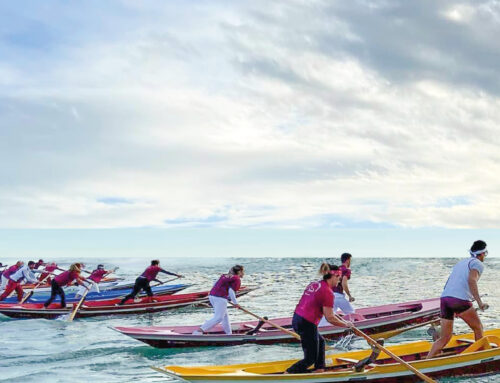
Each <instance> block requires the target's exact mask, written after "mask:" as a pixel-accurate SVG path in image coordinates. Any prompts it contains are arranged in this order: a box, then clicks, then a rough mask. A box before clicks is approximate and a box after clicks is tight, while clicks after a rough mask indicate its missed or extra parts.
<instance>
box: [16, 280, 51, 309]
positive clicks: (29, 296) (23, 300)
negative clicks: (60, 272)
mask: <svg viewBox="0 0 500 383" xmlns="http://www.w3.org/2000/svg"><path fill="white" fill-rule="evenodd" d="M51 275H52V273H49V275H47V276H46V277H45V278H43V279H42V280H41V281H40V282H38V283H37V284H36V285H35V287H33V289H32V290H31V291H30V292H28V293H27V294H26V295H25V296H24V297H23V299H21V301H20V302H19V303H20V304H23V303H24V302H26V301H27V300H28V299H30V298H31V296H32V295H33V294H34V293H35V290H36V289H37V288H38V286H40V285H41V284H43V282H45V281H46V280H47V278H48V277H50V276H51Z"/></svg>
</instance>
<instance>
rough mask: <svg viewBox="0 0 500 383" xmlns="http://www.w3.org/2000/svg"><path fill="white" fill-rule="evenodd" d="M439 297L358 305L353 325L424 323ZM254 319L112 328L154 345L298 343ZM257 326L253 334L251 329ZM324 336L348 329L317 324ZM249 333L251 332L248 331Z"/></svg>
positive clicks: (378, 327) (374, 329)
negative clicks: (208, 326)
mask: <svg viewBox="0 0 500 383" xmlns="http://www.w3.org/2000/svg"><path fill="white" fill-rule="evenodd" d="M439 306H440V299H439V298H432V299H426V300H420V301H412V302H405V303H397V304H389V305H383V306H375V307H367V308H360V309H358V310H357V311H356V314H357V318H356V319H355V320H354V322H355V324H356V327H357V328H359V329H360V330H363V331H364V332H365V333H367V334H375V333H381V332H384V331H389V330H395V329H399V328H402V327H406V326H408V325H411V324H418V323H424V322H427V321H430V320H433V319H436V318H437V317H438V315H439ZM270 321H271V322H273V323H275V324H277V325H279V326H281V327H284V328H285V329H291V328H292V325H291V324H292V318H277V319H270ZM258 325H259V322H257V321H249V322H239V323H232V324H231V328H232V329H233V334H231V335H226V334H225V333H224V331H223V330H222V327H221V326H220V325H218V326H216V327H214V328H213V329H212V330H210V331H209V332H208V334H203V335H193V334H192V333H193V331H194V330H196V329H198V327H199V326H147V327H115V328H114V329H115V330H117V331H119V332H121V333H123V334H125V335H128V336H130V337H132V338H134V339H137V340H140V341H141V342H144V343H147V344H149V345H151V346H153V347H159V348H168V347H200V346H233V345H238V344H244V343H257V344H275V343H288V342H298V341H297V339H295V338H294V337H293V336H291V335H290V334H288V333H286V332H284V331H281V330H278V329H276V328H275V327H273V326H271V325H269V324H265V325H263V326H262V327H260V328H259V327H256V326H258ZM256 328H259V330H258V331H256V332H255V333H254V334H251V332H252V329H256ZM319 329H320V332H321V334H322V335H323V337H325V338H326V339H336V338H341V337H343V336H345V335H347V334H348V332H349V330H347V329H345V328H343V327H337V326H332V325H329V326H325V327H320V328H319ZM249 332H250V334H249Z"/></svg>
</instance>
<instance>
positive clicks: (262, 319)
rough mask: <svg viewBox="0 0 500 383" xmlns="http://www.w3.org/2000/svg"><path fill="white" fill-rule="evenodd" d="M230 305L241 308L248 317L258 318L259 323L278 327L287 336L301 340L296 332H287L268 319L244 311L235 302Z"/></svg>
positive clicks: (242, 309) (241, 308)
mask: <svg viewBox="0 0 500 383" xmlns="http://www.w3.org/2000/svg"><path fill="white" fill-rule="evenodd" d="M228 302H229V303H230V304H232V305H233V306H234V307H236V308H239V309H240V310H241V311H243V312H244V313H247V314H248V315H251V316H253V317H254V318H257V319H258V320H259V321H261V322H264V323H267V324H270V325H271V326H273V327H276V328H277V329H279V330H281V331H283V332H286V333H287V334H290V335H291V336H293V337H294V338H296V339H298V340H300V335H299V334H297V333H296V332H294V331H290V330H287V329H286V328H284V327H281V326H280V325H278V324H276V323H273V322H271V321H270V320H268V319H265V318H263V317H260V316H258V315H257V314H254V313H253V312H251V311H248V310H247V309H244V308H243V307H241V306H240V305H235V304H234V303H233V302H231V301H228Z"/></svg>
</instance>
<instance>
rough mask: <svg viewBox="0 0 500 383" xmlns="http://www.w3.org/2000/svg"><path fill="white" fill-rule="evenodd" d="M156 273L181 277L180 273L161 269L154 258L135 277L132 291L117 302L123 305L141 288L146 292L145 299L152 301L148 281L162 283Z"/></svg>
mask: <svg viewBox="0 0 500 383" xmlns="http://www.w3.org/2000/svg"><path fill="white" fill-rule="evenodd" d="M158 273H164V274H167V275H174V276H176V277H178V278H182V275H180V274H175V273H171V272H170V271H167V270H164V269H162V268H161V267H160V261H159V260H157V259H155V260H153V261H151V266H149V267H147V268H146V270H144V272H143V273H142V274H141V275H140V276H139V277H137V279H136V280H135V285H134V289H133V290H132V292H131V293H130V294H128V295H127V296H126V297H125V298H123V299H122V300H121V302H120V303H118V305H123V304H124V303H125V302H126V301H128V300H129V299H134V298H135V296H136V295H137V294H139V292H140V291H141V290H144V291H145V292H146V294H147V296H148V299H147V301H148V302H152V301H153V291H151V286H150V285H149V283H150V282H152V281H156V282H160V283H162V282H161V281H160V280H158V279H156V276H157V275H158Z"/></svg>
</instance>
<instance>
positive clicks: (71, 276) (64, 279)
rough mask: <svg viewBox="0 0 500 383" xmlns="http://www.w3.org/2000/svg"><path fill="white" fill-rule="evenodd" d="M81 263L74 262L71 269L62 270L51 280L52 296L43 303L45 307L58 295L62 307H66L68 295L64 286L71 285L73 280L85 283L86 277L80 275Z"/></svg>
mask: <svg viewBox="0 0 500 383" xmlns="http://www.w3.org/2000/svg"><path fill="white" fill-rule="evenodd" d="M80 267H81V264H79V263H73V264H72V265H71V266H70V267H69V270H67V271H64V272H62V273H61V274H59V275H56V276H55V277H54V279H53V280H52V282H51V291H50V298H49V299H48V300H47V301H46V302H45V303H44V304H43V307H45V308H47V307H49V305H50V304H51V303H52V301H53V300H54V299H55V297H56V296H57V295H59V296H60V297H61V308H65V307H66V296H65V294H64V290H63V289H62V288H63V287H64V286H67V285H69V284H70V283H72V282H73V281H76V282H77V283H83V282H84V281H85V278H82V277H81V276H80V272H81V268H80Z"/></svg>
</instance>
